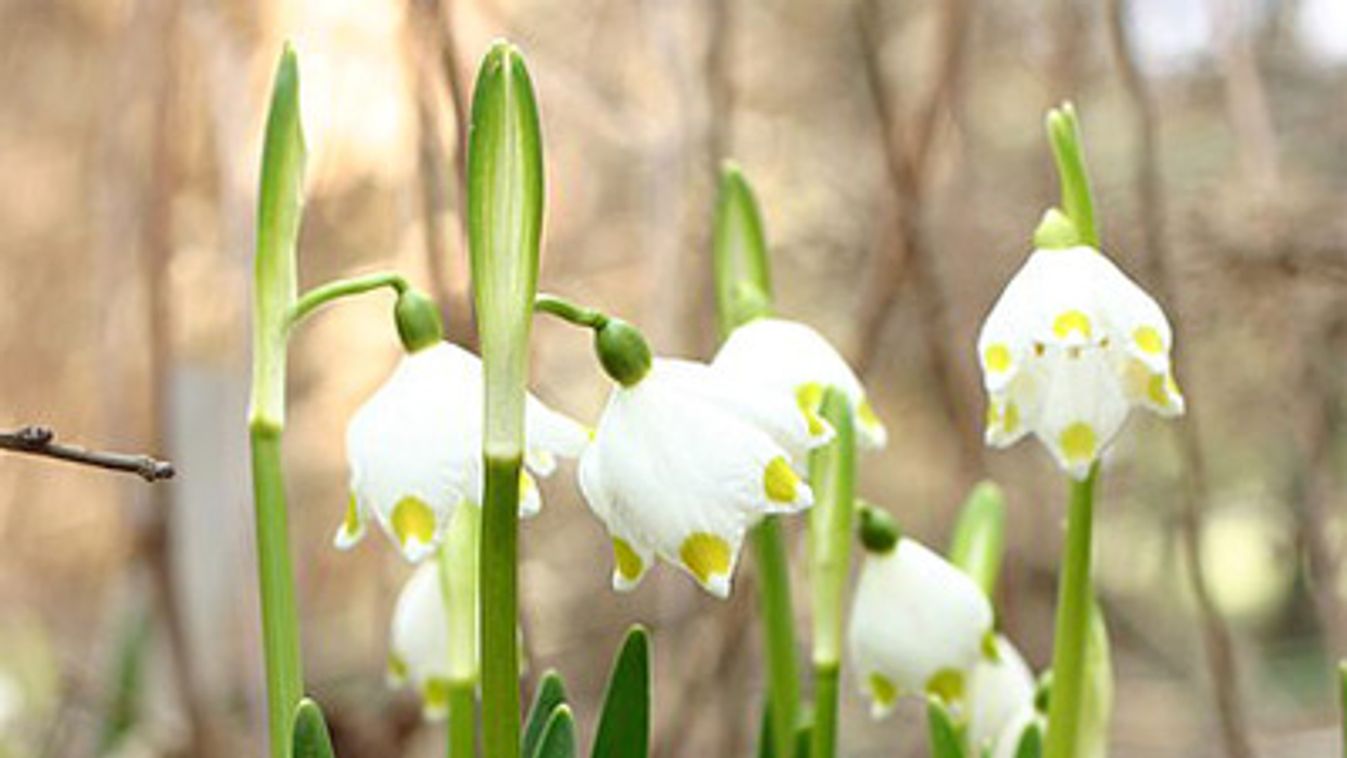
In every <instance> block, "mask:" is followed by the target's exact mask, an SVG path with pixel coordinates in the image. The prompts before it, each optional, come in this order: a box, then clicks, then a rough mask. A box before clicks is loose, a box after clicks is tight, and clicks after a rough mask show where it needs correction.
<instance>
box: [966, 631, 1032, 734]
mask: <svg viewBox="0 0 1347 758" xmlns="http://www.w3.org/2000/svg"><path fill="white" fill-rule="evenodd" d="M993 644H994V645H995V651H994V652H995V656H992V657H986V656H984V657H983V658H981V659H979V660H978V662H977V665H976V666H974V667H973V673H972V675H971V676H970V677H969V679H968V712H967V713H968V743H969V745H971V746H972V748H973V753H972V754H973V755H980V754H981V750H982V748H983V747H984V746H989V745H994V744H995V741H996V739H997V738H998V736H999V735H1000V734H1001V731H1002V730H1003V729H1004V728H1005V726H1006V724H1008V723H1010V722H1011V720H1012V719H1014V718H1015V716H1016V715H1017V714H1018V713H1019V712H1020V711H1021V710H1022V709H1024V708H1025V707H1026V706H1027V707H1028V708H1029V709H1031V710H1032V709H1033V707H1034V675H1033V672H1031V671H1030V670H1029V666H1028V665H1027V664H1026V663H1025V662H1024V658H1023V657H1021V656H1020V652H1019V651H1018V650H1016V649H1015V646H1014V645H1012V644H1011V642H1010V640H1008V639H1006V637H1005V636H1004V635H1000V634H998V635H996V637H995V639H994V640H993Z"/></svg>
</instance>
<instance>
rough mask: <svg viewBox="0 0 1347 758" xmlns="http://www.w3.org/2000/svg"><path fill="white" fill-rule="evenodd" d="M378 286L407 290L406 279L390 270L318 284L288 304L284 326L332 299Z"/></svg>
mask: <svg viewBox="0 0 1347 758" xmlns="http://www.w3.org/2000/svg"><path fill="white" fill-rule="evenodd" d="M380 287H391V288H392V289H393V291H395V292H397V293H398V294H399V295H401V294H402V293H404V292H406V291H407V280H406V279H404V278H402V275H401V274H397V273H394V272H392V271H380V272H378V273H374V274H367V275H365V276H356V277H351V278H350V279H338V280H336V281H332V282H328V283H327V284H323V285H319V286H317V287H314V288H313V289H311V290H309V291H308V292H305V293H304V294H303V295H300V296H299V299H298V300H296V301H295V304H294V305H292V306H290V310H289V311H288V312H287V313H286V315H285V324H286V328H287V329H288V328H291V327H293V326H294V325H295V324H297V323H299V322H300V321H303V320H304V317H306V316H308V315H309V314H310V313H313V312H314V311H315V310H318V309H319V308H321V307H322V306H324V305H326V304H327V303H330V302H332V301H333V300H336V299H338V298H342V297H349V296H350V295H359V294H361V293H364V292H369V291H371V290H376V289H379V288H380Z"/></svg>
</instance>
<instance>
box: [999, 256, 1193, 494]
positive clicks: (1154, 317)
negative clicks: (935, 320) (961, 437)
mask: <svg viewBox="0 0 1347 758" xmlns="http://www.w3.org/2000/svg"><path fill="white" fill-rule="evenodd" d="M1172 346H1173V334H1172V332H1171V331H1170V328H1169V322H1168V321H1167V320H1166V319H1165V314H1164V312H1163V311H1161V310H1160V306H1159V305H1157V304H1156V302H1155V301H1154V300H1152V299H1151V297H1150V296H1149V295H1147V294H1146V292H1145V291H1143V290H1142V289H1141V288H1140V287H1139V286H1137V284H1136V283H1135V282H1133V281H1132V280H1131V279H1129V278H1128V277H1127V275H1126V274H1124V273H1123V272H1122V271H1121V270H1120V269H1119V268H1118V267H1117V266H1116V265H1114V263H1113V262H1112V261H1110V260H1109V259H1108V258H1107V257H1106V256H1105V255H1104V254H1102V253H1100V252H1099V251H1097V250H1095V249H1094V248H1091V247H1084V246H1075V247H1066V248H1063V249H1039V250H1035V251H1034V252H1033V253H1032V254H1031V255H1030V256H1029V260H1028V261H1026V262H1025V264H1024V267H1023V268H1021V269H1020V271H1019V272H1018V273H1017V274H1015V276H1014V278H1012V279H1011V280H1010V283H1009V284H1008V285H1006V289H1005V291H1004V292H1003V293H1001V298H1000V299H999V300H998V301H997V302H996V305H995V306H994V307H993V308H992V311H991V313H990V314H989V315H988V316H987V320H986V322H985V323H984V324H983V325H982V333H981V334H980V335H979V337H978V357H979V360H980V362H981V365H982V376H983V384H984V386H985V387H986V390H987V394H988V397H989V404H988V408H987V430H986V438H987V443H988V444H990V445H993V446H995V447H1006V446H1008V445H1010V444H1012V443H1014V442H1015V441H1017V440H1018V439H1020V438H1021V437H1023V436H1024V435H1025V434H1028V433H1030V432H1033V433H1034V434H1035V435H1037V436H1038V438H1039V440H1040V441H1042V442H1043V444H1044V445H1046V446H1047V448H1048V450H1050V451H1051V452H1052V455H1053V457H1054V458H1055V459H1056V460H1057V463H1058V465H1060V466H1061V467H1062V468H1063V469H1064V470H1065V471H1066V472H1067V473H1068V474H1070V475H1071V476H1072V477H1074V478H1076V479H1078V480H1079V479H1084V478H1085V477H1086V476H1087V475H1088V474H1089V471H1090V467H1091V466H1092V465H1093V464H1094V462H1095V461H1096V460H1098V459H1099V456H1100V454H1101V453H1102V452H1103V451H1104V449H1105V448H1107V447H1108V445H1109V443H1110V442H1111V441H1112V439H1113V437H1114V435H1116V434H1117V432H1118V430H1119V428H1121V427H1122V424H1123V422H1124V421H1125V420H1126V418H1127V414H1128V411H1129V410H1130V408H1131V407H1132V406H1134V405H1137V406H1141V407H1144V408H1149V409H1150V410H1152V411H1154V412H1155V413H1158V414H1160V415H1161V416H1165V417H1171V416H1178V415H1180V414H1182V413H1183V408H1184V402H1183V395H1181V394H1180V393H1179V388H1178V385H1177V384H1176V383H1175V381H1174V375H1173V372H1172V369H1171V365H1170V358H1169V353H1170V349H1171V347H1172Z"/></svg>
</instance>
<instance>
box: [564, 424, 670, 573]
mask: <svg viewBox="0 0 1347 758" xmlns="http://www.w3.org/2000/svg"><path fill="white" fill-rule="evenodd" d="M602 465H603V464H602V463H601V462H600V459H599V455H598V454H597V453H593V452H592V449H591V451H586V453H585V454H584V455H583V456H581V458H580V472H579V473H580V476H579V478H580V491H581V492H582V493H583V494H584V496H585V502H587V503H589V507H590V509H591V510H592V511H593V512H594V514H595V515H596V516H598V517H599V519H600V520H601V521H603V522H604V525H605V526H607V527H608V532H609V534H610V536H611V539H612V542H613V589H614V590H617V591H618V592H630V591H631V590H633V589H636V586H637V585H638V584H640V583H641V580H642V579H643V578H645V575H646V572H648V571H649V570H650V567H651V566H652V565H654V560H655V554H654V550H652V549H651V548H650V547H649V545H647V544H646V543H645V542H644V541H642V540H641V539H640V538H639V537H636V536H634V535H633V534H632V531H631V530H630V529H628V528H627V525H626V522H625V521H623V520H622V519H621V518H619V517H618V516H617V515H616V512H615V511H614V510H613V509H612V507H611V506H610V502H611V495H610V494H609V490H608V485H607V482H606V481H605V480H604V477H603V472H602V468H601V467H602Z"/></svg>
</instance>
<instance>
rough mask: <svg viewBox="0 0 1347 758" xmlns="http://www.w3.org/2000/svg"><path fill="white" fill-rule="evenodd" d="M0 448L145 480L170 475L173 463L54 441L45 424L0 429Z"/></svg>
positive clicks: (50, 431)
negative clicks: (9, 430)
mask: <svg viewBox="0 0 1347 758" xmlns="http://www.w3.org/2000/svg"><path fill="white" fill-rule="evenodd" d="M0 450H8V451H9V452H11V453H27V454H28V455H38V456H43V457H46V458H56V459H58V460H63V461H69V462H71V463H78V464H81V465H84V466H93V467H95V468H103V469H108V470H110V471H124V472H127V473H130V474H135V475H137V476H139V477H140V478H141V479H144V480H145V481H147V482H157V481H161V480H164V479H171V478H173V464H171V463H169V462H167V461H161V460H158V459H155V458H151V457H150V456H148V455H127V454H125V453H106V452H100V451H97V450H89V449H87V448H83V447H76V446H74V445H62V444H59V443H57V442H56V432H54V431H52V430H51V429H49V428H47V427H45V426H25V427H21V428H19V429H16V430H14V431H11V432H0Z"/></svg>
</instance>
